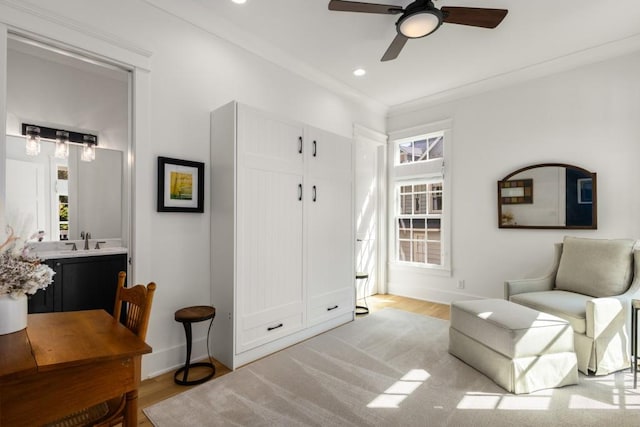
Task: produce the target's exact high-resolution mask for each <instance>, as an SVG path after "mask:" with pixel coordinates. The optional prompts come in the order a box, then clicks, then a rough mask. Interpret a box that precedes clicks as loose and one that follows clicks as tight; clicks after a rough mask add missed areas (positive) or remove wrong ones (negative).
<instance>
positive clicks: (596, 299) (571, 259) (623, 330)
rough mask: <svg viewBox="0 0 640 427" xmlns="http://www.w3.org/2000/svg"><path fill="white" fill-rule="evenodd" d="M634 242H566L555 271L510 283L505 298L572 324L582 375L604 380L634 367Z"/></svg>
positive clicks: (637, 278) (639, 256) (639, 259)
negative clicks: (630, 331)
mask: <svg viewBox="0 0 640 427" xmlns="http://www.w3.org/2000/svg"><path fill="white" fill-rule="evenodd" d="M634 245H635V241H634V240H625V239H619V240H604V239H583V238H576V237H565V238H564V242H563V243H557V244H556V245H555V259H554V264H553V267H552V269H551V271H550V272H549V273H548V274H546V275H545V276H544V277H540V278H535V279H519V280H507V281H506V282H505V299H507V300H509V301H512V302H514V303H517V304H521V305H525V306H528V307H531V308H533V309H536V310H538V311H542V312H545V313H550V314H553V315H556V316H558V317H561V318H563V319H565V320H567V321H569V323H570V324H571V326H572V328H573V331H574V344H575V350H576V355H577V357H578V369H579V370H580V371H581V372H582V373H584V374H589V373H593V374H595V375H606V374H609V373H611V372H614V371H619V370H621V369H625V368H628V367H629V366H630V363H631V362H630V339H629V325H630V323H631V299H633V298H639V299H640V251H639V250H634Z"/></svg>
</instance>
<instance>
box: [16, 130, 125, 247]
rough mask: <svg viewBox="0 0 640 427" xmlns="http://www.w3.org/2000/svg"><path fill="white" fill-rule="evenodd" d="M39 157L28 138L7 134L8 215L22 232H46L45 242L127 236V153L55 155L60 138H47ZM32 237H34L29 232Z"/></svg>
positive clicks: (77, 150)
mask: <svg viewBox="0 0 640 427" xmlns="http://www.w3.org/2000/svg"><path fill="white" fill-rule="evenodd" d="M40 145H41V151H40V154H38V155H37V156H27V155H26V153H25V138H24V137H23V136H14V135H7V153H6V216H7V219H8V223H11V224H12V225H13V226H14V227H15V228H16V231H20V232H25V233H32V232H36V231H44V237H43V240H45V241H47V240H53V241H55V240H77V239H80V238H81V237H80V232H81V231H88V232H90V233H91V238H92V239H108V238H122V229H123V228H122V211H123V207H122V200H123V198H122V194H123V160H124V159H123V153H122V151H118V150H110V149H100V148H97V149H96V156H95V160H94V161H92V162H83V161H81V160H80V151H81V149H82V147H81V146H78V145H73V144H71V145H70V146H69V157H68V158H67V159H59V158H56V157H54V149H55V142H53V141H48V140H42V142H41V144H40ZM25 237H28V236H25Z"/></svg>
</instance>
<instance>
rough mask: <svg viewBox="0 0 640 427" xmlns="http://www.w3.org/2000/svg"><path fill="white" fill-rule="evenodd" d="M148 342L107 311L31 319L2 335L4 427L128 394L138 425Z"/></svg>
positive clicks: (131, 417)
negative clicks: (16, 330)
mask: <svg viewBox="0 0 640 427" xmlns="http://www.w3.org/2000/svg"><path fill="white" fill-rule="evenodd" d="M150 352H151V347H149V346H148V345H147V344H146V343H145V342H144V341H142V340H141V339H140V338H138V337H137V336H136V335H135V334H133V333H132V332H131V331H130V330H129V329H127V328H126V327H125V326H123V325H122V324H120V323H118V322H116V321H115V320H114V319H113V317H111V316H110V315H109V314H108V313H107V312H105V311H104V310H87V311H74V312H60V313H42V314H30V315H29V317H28V322H27V328H26V329H25V330H22V331H19V332H15V333H13V334H7V335H0V426H11V427H13V426H36V425H42V424H44V423H46V422H49V421H53V420H56V419H59V418H62V417H63V416H65V415H68V414H70V413H73V412H75V411H79V410H81V409H84V408H87V407H90V406H92V405H95V404H98V403H100V402H103V401H106V400H109V399H111V398H113V397H117V396H121V395H123V394H126V408H125V425H129V426H135V425H136V424H137V416H138V387H139V385H140V376H141V372H140V365H141V357H142V355H143V354H145V353H150Z"/></svg>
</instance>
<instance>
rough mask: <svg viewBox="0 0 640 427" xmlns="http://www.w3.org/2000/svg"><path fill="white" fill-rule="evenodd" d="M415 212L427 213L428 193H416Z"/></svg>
mask: <svg viewBox="0 0 640 427" xmlns="http://www.w3.org/2000/svg"><path fill="white" fill-rule="evenodd" d="M414 201H415V213H416V214H422V215H424V214H426V213H427V195H426V194H425V193H422V194H416V195H415V198H414Z"/></svg>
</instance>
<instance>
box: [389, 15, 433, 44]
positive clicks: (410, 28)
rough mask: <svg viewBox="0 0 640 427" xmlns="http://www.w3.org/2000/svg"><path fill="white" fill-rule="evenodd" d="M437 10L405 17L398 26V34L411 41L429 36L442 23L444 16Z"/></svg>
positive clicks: (399, 21)
mask: <svg viewBox="0 0 640 427" xmlns="http://www.w3.org/2000/svg"><path fill="white" fill-rule="evenodd" d="M437 12H439V11H438V10H437V9H435V10H426V11H423V12H418V13H413V14H410V15H405V16H403V17H402V18H400V19H399V20H398V23H397V24H396V25H397V27H398V33H400V34H402V35H403V36H405V37H407V38H410V39H418V38H420V37H424V36H428V35H429V34H431V33H433V32H434V31H435V30H437V29H438V27H439V26H440V24H441V23H442V15H441V14H440V13H437Z"/></svg>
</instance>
